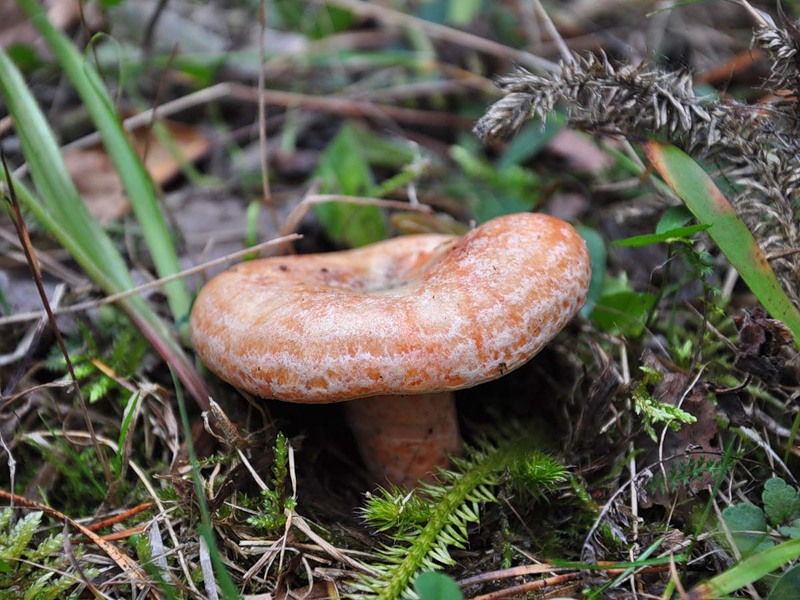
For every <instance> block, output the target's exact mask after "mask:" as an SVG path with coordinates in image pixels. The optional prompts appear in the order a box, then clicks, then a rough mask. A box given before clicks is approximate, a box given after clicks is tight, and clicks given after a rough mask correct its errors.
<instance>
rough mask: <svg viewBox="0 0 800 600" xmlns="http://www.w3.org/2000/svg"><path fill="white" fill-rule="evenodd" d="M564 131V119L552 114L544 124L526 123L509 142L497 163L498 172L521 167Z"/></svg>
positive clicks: (536, 122)
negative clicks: (515, 166) (514, 166)
mask: <svg viewBox="0 0 800 600" xmlns="http://www.w3.org/2000/svg"><path fill="white" fill-rule="evenodd" d="M562 129H564V117H563V116H561V115H560V114H559V113H551V114H549V115H548V116H547V120H546V121H545V122H544V124H542V123H541V122H540V121H531V122H529V123H526V124H525V125H524V126H523V127H522V129H520V130H519V132H518V133H517V134H516V135H515V136H514V137H513V138H512V139H511V140H510V141H509V142H508V145H507V146H506V147H505V149H504V150H503V154H502V155H501V156H500V159H499V160H498V161H497V170H498V171H500V170H503V169H506V168H508V167H510V166H512V165H520V164H522V163H523V162H525V161H527V160H530V159H531V158H533V157H534V156H536V155H537V154H539V152H541V151H542V150H543V149H544V148H545V147H546V146H547V144H549V143H550V140H552V139H553V138H554V137H556V135H558V133H559V132H560V131H561V130H562Z"/></svg>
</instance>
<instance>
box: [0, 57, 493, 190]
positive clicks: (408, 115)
mask: <svg viewBox="0 0 800 600" xmlns="http://www.w3.org/2000/svg"><path fill="white" fill-rule="evenodd" d="M444 67H447V68H449V69H451V70H455V68H454V67H449V66H447V65H443V68H444ZM468 75H471V74H470V73H467V72H466V71H460V70H459V71H458V72H457V73H456V74H455V75H454V76H455V77H457V78H458V77H461V78H460V79H457V81H459V82H462V81H463V82H464V83H465V84H469V83H470V81H472V80H473V79H474V80H475V81H476V82H477V81H480V82H483V81H485V80H483V79H482V78H479V77H473V78H472V79H470V80H465V79H464V77H466V76H468ZM487 85H488V83H487ZM492 86H493V84H492ZM481 89H482V90H483V91H485V92H486V93H489V92H490V91H491V92H492V93H495V94H496V92H497V90H496V89H495V88H494V87H492V89H491V90H489V89H488V88H487V89H483V88H481ZM384 91H386V90H384ZM231 96H234V97H236V98H238V99H240V100H246V101H248V102H264V103H266V104H275V105H277V106H282V107H289V106H304V107H306V108H308V109H310V110H316V111H319V112H327V113H331V114H339V115H342V116H347V117H364V116H371V117H379V118H390V119H394V120H395V121H398V122H401V123H411V124H419V125H430V126H437V127H459V128H469V127H471V126H472V121H470V120H468V119H463V118H461V117H457V116H455V115H452V114H450V113H445V112H438V111H431V110H415V109H410V108H401V107H398V106H392V105H387V104H375V103H372V102H363V101H358V100H352V99H348V98H344V97H336V96H326V97H323V96H312V95H308V94H296V93H292V92H281V91H276V90H267V89H265V90H263V93H259V90H258V88H252V87H250V86H247V85H243V84H240V83H234V82H222V83H217V84H215V85H212V86H211V87H208V88H205V89H202V90H199V91H197V92H193V93H191V94H187V95H185V96H181V97H180V98H176V99H175V100H171V101H170V102H165V103H164V104H162V105H161V106H159V107H158V114H159V116H160V117H162V118H163V117H168V116H170V115H174V114H176V113H179V112H182V111H184V110H188V109H190V108H194V107H195V106H200V105H202V104H208V103H210V102H214V101H216V100H221V99H223V98H229V97H231ZM154 113H155V108H149V109H147V110H145V111H143V112H140V113H138V114H136V115H133V116H132V117H128V118H127V119H125V120H124V121H123V122H122V126H123V127H124V128H125V130H126V131H132V130H134V129H137V128H138V127H142V126H144V125H147V123H149V122H150V121H151V120H152V119H153V115H154ZM3 122H4V120H3V121H0V125H2V124H3ZM8 123H11V121H10V119H9V120H8ZM1 134H2V131H1V130H0V135H1ZM101 141H102V138H101V137H100V133H99V132H97V131H93V132H92V133H89V134H87V135H85V136H83V137H82V138H78V139H76V140H74V141H72V142H70V143H68V144H65V145H64V146H62V147H61V153H62V154H66V153H67V152H70V151H72V150H76V149H80V148H89V147H91V146H94V145H96V144H99V143H100V142H101ZM27 171H28V166H27V163H25V164H23V165H20V166H19V167H17V168H16V169H15V170H14V176H15V177H23V176H24V175H25V174H26V173H27Z"/></svg>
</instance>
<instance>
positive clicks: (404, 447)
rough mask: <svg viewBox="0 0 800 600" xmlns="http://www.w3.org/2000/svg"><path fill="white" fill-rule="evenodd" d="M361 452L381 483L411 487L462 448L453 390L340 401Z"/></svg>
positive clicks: (425, 479) (427, 479)
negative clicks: (342, 402) (343, 405)
mask: <svg viewBox="0 0 800 600" xmlns="http://www.w3.org/2000/svg"><path fill="white" fill-rule="evenodd" d="M345 411H346V415H347V421H348V423H349V424H350V427H351V429H352V431H353V434H354V435H355V438H356V444H357V445H358V449H359V452H360V453H361V457H362V458H363V460H364V464H365V465H366V467H367V471H368V472H369V474H370V475H371V476H372V478H373V481H376V482H378V483H380V484H386V483H391V484H395V485H402V486H405V487H408V488H413V487H415V486H416V485H417V483H418V481H419V480H423V481H430V480H431V479H432V477H433V476H434V475H435V474H436V468H437V467H445V466H447V462H448V456H452V455H457V454H458V453H459V451H460V449H461V435H460V434H459V431H458V419H457V416H456V408H455V400H454V398H453V394H452V392H437V393H431V394H419V395H415V396H391V395H389V396H372V397H370V398H361V399H359V400H352V401H350V402H348V403H347V404H346V405H345Z"/></svg>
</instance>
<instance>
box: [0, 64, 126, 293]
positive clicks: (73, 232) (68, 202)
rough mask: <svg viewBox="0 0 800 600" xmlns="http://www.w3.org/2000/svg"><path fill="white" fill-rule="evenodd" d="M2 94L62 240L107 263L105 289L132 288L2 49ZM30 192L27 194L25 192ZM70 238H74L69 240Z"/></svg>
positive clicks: (94, 260) (28, 196)
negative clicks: (107, 286)
mask: <svg viewBox="0 0 800 600" xmlns="http://www.w3.org/2000/svg"><path fill="white" fill-rule="evenodd" d="M0 95H2V96H3V98H4V99H5V102H6V107H7V108H8V112H9V114H10V115H11V116H12V118H13V119H14V124H15V128H16V132H17V135H18V136H19V139H20V142H21V144H22V151H23V153H24V154H25V158H26V160H27V161H28V167H29V169H30V173H31V177H32V179H33V181H34V183H35V185H36V189H37V190H38V191H39V193H40V195H41V198H42V200H43V203H44V206H43V207H42V209H43V210H44V211H46V212H47V214H48V216H49V217H50V218H51V220H52V224H54V225H57V226H58V229H59V230H63V234H62V235H63V239H62V237H61V236H58V237H59V241H63V242H66V243H68V244H69V245H70V246H72V247H73V249H74V248H75V246H78V245H80V246H81V248H82V253H85V255H86V256H85V260H87V262H91V263H93V264H96V265H98V266H100V265H102V266H103V267H104V268H103V269H102V279H103V281H104V282H105V284H106V285H111V286H113V287H114V288H115V289H116V290H117V291H119V290H122V289H125V288H126V287H133V282H132V281H131V279H130V276H129V274H128V267H127V266H126V264H125V262H124V261H123V260H122V257H121V256H120V255H119V253H118V252H117V250H116V248H115V247H114V245H113V243H112V242H111V240H110V239H109V237H108V236H107V235H106V234H105V232H104V231H103V230H102V228H101V227H100V225H99V224H98V223H97V222H96V221H95V220H94V219H93V218H92V217H91V215H90V214H89V210H88V209H87V208H86V205H85V204H84V203H83V201H82V200H81V197H80V194H79V193H78V190H77V188H76V187H75V184H74V183H73V181H72V178H71V177H70V175H69V173H68V172H67V168H66V165H65V164H64V161H63V159H62V158H61V153H60V151H59V146H58V143H57V142H56V139H55V136H54V135H53V132H52V131H51V130H50V126H49V125H48V123H47V121H46V119H45V117H44V115H43V114H42V112H41V110H40V109H39V107H38V105H37V104H36V101H35V100H34V98H33V95H32V94H31V93H30V91H29V90H28V87H27V85H26V83H25V80H24V79H23V77H22V75H21V74H20V72H19V70H17V68H16V66H14V64H13V63H12V62H11V59H10V58H9V57H8V55H7V54H6V53H5V52H4V51H2V49H0ZM15 188H17V189H21V188H20V186H19V185H18V182H15ZM26 191H27V190H23V193H24V192H26ZM31 199H32V195H31V194H25V196H24V197H23V198H20V200H21V201H22V202H23V204H25V205H26V207H29V206H28V205H29V202H30V200H31ZM26 200H27V202H26ZM29 208H30V207H29ZM36 216H37V218H38V217H41V216H43V215H42V214H41V213H40V214H37V215H36ZM70 236H72V237H74V239H70ZM88 242H91V243H88ZM68 249H69V248H68ZM76 258H77V257H76ZM89 275H90V276H91V277H92V278H93V279H94V278H95V277H96V276H97V277H100V273H99V272H97V270H95V272H91V273H89ZM98 284H100V285H103V282H101V281H99V280H98ZM103 287H104V288H105V286H103Z"/></svg>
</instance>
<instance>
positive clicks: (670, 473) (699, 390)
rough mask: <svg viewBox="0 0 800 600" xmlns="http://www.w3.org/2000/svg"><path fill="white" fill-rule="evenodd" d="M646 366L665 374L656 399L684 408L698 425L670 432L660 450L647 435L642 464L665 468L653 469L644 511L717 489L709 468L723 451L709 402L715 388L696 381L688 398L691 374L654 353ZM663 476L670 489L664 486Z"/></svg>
mask: <svg viewBox="0 0 800 600" xmlns="http://www.w3.org/2000/svg"><path fill="white" fill-rule="evenodd" d="M642 361H643V362H644V364H646V365H647V366H649V367H652V368H653V369H655V370H657V371H658V372H659V373H661V374H662V375H663V379H662V380H661V381H660V382H658V383H657V384H656V385H655V386H654V389H653V391H652V395H653V397H654V398H655V399H657V400H659V401H661V402H666V403H669V404H673V405H676V406H677V405H678V404H680V407H681V408H682V409H683V410H685V411H686V412H688V413H689V414H690V415H692V416H694V417H695V418H696V419H697V421H696V422H695V423H691V424H683V425H681V428H680V429H679V430H678V431H672V430H671V429H669V430H667V433H666V435H664V438H663V443H661V444H660V445H659V444H656V443H654V442H653V441H652V440H651V439H650V438H649V437H647V436H643V437H642V438H641V439H640V444H639V445H640V447H641V448H643V449H644V450H645V452H644V456H643V457H642V460H641V463H642V464H660V465H662V466H663V467H664V468H663V470H662V469H661V467H660V466H659V467H657V468H656V469H655V477H654V479H653V484H652V488H651V489H650V490H649V491H650V495H648V496H647V497H643V498H642V502H641V503H642V505H643V506H645V507H648V506H651V505H653V504H658V505H661V506H664V507H665V508H668V507H670V506H672V505H673V504H674V503H675V501H676V499H677V501H678V502H680V501H682V500H684V499H685V498H686V497H687V496H688V495H689V494H690V493H692V494H694V493H697V492H699V491H700V490H702V489H705V488H707V487H708V486H709V485H712V484H713V474H712V473H711V472H710V471H709V468H708V467H713V465H714V464H716V463H717V462H718V461H719V456H720V452H719V449H718V448H716V447H715V446H714V439H715V438H716V436H717V421H716V408H715V406H714V403H713V402H712V401H711V398H710V393H711V391H712V389H713V386H712V385H711V384H710V383H709V382H707V381H703V380H701V381H697V382H696V383H695V384H694V386H693V387H692V388H691V390H689V392H688V394H687V393H686V392H687V390H688V388H689V386H690V385H691V383H692V380H693V378H694V375H693V374H692V373H688V372H686V371H684V370H682V369H680V368H679V367H678V366H677V365H675V364H673V363H670V362H668V361H665V360H662V359H660V358H658V357H657V356H656V355H655V354H653V353H652V352H650V351H647V352H646V353H645V355H644V356H643V358H642ZM684 395H686V397H685V398H684ZM681 399H682V402H681ZM704 465H705V466H704ZM664 472H666V474H667V485H665V484H664V479H663V474H664Z"/></svg>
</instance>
